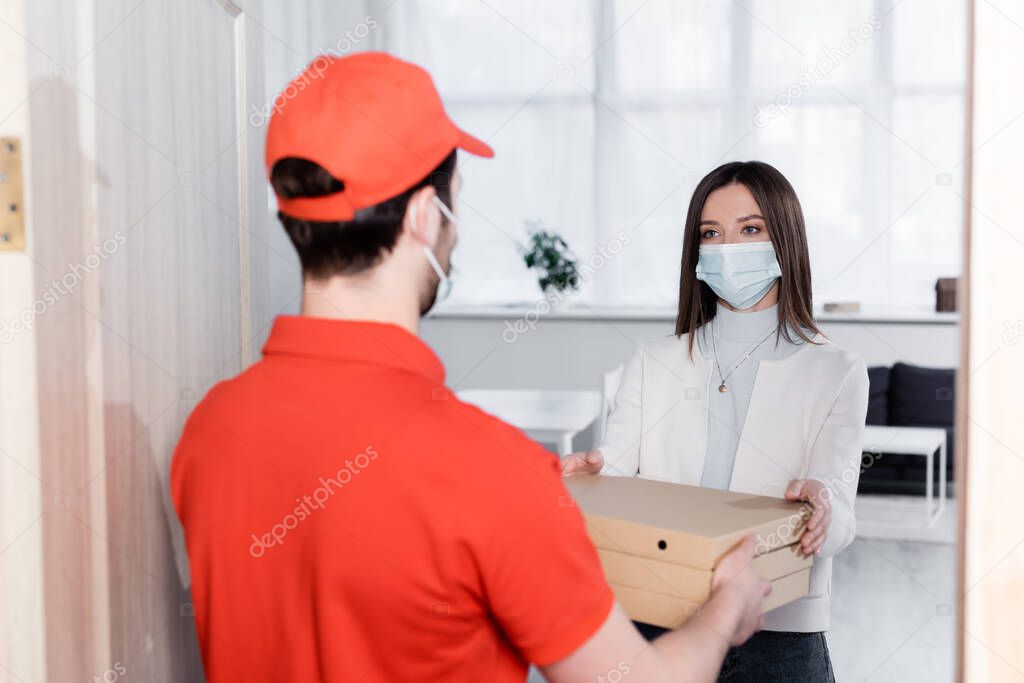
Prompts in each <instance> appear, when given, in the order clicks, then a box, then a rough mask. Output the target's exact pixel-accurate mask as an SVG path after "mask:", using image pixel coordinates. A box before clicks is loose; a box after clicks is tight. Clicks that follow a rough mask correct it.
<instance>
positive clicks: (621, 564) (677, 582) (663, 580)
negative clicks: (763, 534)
mask: <svg viewBox="0 0 1024 683" xmlns="http://www.w3.org/2000/svg"><path fill="white" fill-rule="evenodd" d="M597 554H598V556H599V557H600V559H601V566H602V567H603V568H604V576H605V579H607V580H608V583H611V584H614V585H619V586H627V587H629V588H639V589H641V590H645V591H650V592H653V593H665V594H667V595H674V596H676V597H680V598H686V599H689V600H696V601H698V602H704V601H705V600H707V599H708V597H709V596H710V594H711V574H712V570H710V569H695V568H694V567H688V566H687V565H685V564H672V563H670V562H664V561H662V560H652V559H651V558H649V557H640V556H636V555H629V554H627V553H623V552H620V551H618V550H607V549H605V548H598V549H597ZM812 563H813V558H812V557H810V556H805V555H803V554H802V553H800V552H799V545H795V544H794V545H788V546H784V547H782V548H778V549H776V550H772V551H770V552H768V553H765V554H764V555H761V556H759V557H756V558H755V559H754V569H755V571H757V573H758V574H759V575H760V576H761V578H763V579H766V580H768V581H774V580H776V579H780V578H782V577H784V576H789V575H790V574H794V573H796V572H798V571H800V570H802V569H807V568H809V567H810V566H811V564H812Z"/></svg>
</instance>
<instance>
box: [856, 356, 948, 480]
mask: <svg viewBox="0 0 1024 683" xmlns="http://www.w3.org/2000/svg"><path fill="white" fill-rule="evenodd" d="M868 380H869V382H870V387H871V388H870V393H869V396H868V415H867V420H866V421H867V424H869V425H889V426H904V427H939V428H942V429H945V430H946V477H947V481H948V482H949V484H950V486H949V488H948V493H949V494H951V493H952V490H953V486H952V483H953V415H954V413H953V400H954V393H955V386H954V382H955V372H954V370H952V369H945V368H923V367H918V366H916V365H908V364H906V363H896V364H895V365H893V366H892V367H891V368H888V367H872V368H868ZM863 463H865V464H867V463H870V466H868V467H862V471H861V475H860V485H859V487H858V489H857V490H858V491H859V492H860V493H894V494H904V495H907V494H910V495H924V493H925V474H924V473H925V466H926V463H927V461H926V460H925V459H924V458H922V457H920V456H915V455H904V454H901V453H886V454H882V455H879V454H872V455H871V456H870V457H869V456H867V455H865V458H864V460H863ZM935 481H936V489H935V491H936V492H938V488H937V486H938V479H937V478H936V480H935Z"/></svg>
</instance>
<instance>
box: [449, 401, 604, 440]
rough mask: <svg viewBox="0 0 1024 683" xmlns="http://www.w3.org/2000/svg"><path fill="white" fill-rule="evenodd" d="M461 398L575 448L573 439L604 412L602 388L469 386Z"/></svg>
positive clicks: (536, 435)
mask: <svg viewBox="0 0 1024 683" xmlns="http://www.w3.org/2000/svg"><path fill="white" fill-rule="evenodd" d="M455 393H456V395H457V396H458V397H459V399H461V400H463V401H465V402H466V403H471V404H473V405H475V406H476V407H478V408H481V409H483V410H486V411H487V412H488V413H491V414H492V415H494V416H495V417H498V418H500V419H502V420H504V421H505V422H507V423H509V424H510V425H513V426H515V427H518V428H519V429H521V430H523V431H524V432H526V433H527V434H529V435H530V436H531V437H533V438H534V439H536V440H537V441H543V442H545V443H554V444H557V446H558V455H560V456H562V455H568V454H569V453H571V452H572V439H573V437H574V436H576V435H577V434H579V433H580V432H582V431H583V430H584V429H586V428H587V427H588V426H589V425H590V423H591V422H593V421H594V420H595V419H596V418H597V416H598V414H599V413H600V412H601V392H599V391H565V390H535V389H465V390H462V391H457V392H455Z"/></svg>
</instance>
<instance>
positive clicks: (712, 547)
mask: <svg viewBox="0 0 1024 683" xmlns="http://www.w3.org/2000/svg"><path fill="white" fill-rule="evenodd" d="M565 485H566V488H567V489H568V490H569V493H570V494H572V496H573V498H574V500H575V502H576V505H577V506H578V507H579V508H580V510H581V511H582V512H583V515H584V518H585V519H586V524H587V531H588V533H589V534H590V538H591V540H592V541H593V543H594V545H595V546H596V547H597V548H600V549H602V550H613V551H616V552H619V553H624V554H626V555H631V556H635V557H638V558H640V557H643V558H649V559H653V560H659V561H661V562H666V563H669V564H676V565H684V566H686V567H690V568H693V569H702V570H708V571H710V570H712V569H714V567H715V565H716V564H717V563H718V560H719V559H720V558H721V557H722V556H723V555H725V554H726V553H727V552H729V550H731V549H732V548H733V547H734V546H735V545H736V544H737V543H738V542H739V541H740V540H742V539H743V537H744V536H748V535H750V536H753V537H754V539H755V543H756V547H757V553H758V554H759V555H763V554H766V553H770V552H771V551H773V550H777V549H779V548H783V547H785V546H788V545H791V544H793V543H795V542H796V541H797V539H798V538H799V537H800V532H801V531H802V530H803V526H804V523H805V522H806V519H807V516H808V509H807V507H806V506H805V505H804V504H803V503H799V502H794V501H787V500H783V499H781V498H771V497H768V496H758V495H752V494H749V493H739V492H735V491H720V490H718V489H709V488H701V487H698V486H687V485H684V484H672V483H669V482H663V481H656V480H653V479H642V478H639V477H614V476H602V475H577V476H572V477H566V478H565ZM780 557H781V556H780ZM766 562H767V561H766Z"/></svg>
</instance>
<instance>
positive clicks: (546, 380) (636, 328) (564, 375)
mask: <svg viewBox="0 0 1024 683" xmlns="http://www.w3.org/2000/svg"><path fill="white" fill-rule="evenodd" d="M506 320H510V321H513V322H514V320H515V318H500V317H491V316H486V317H468V316H462V317H454V316H452V317H448V316H444V317H442V316H436V317H430V318H427V319H426V320H425V321H424V322H423V328H422V337H423V339H424V340H425V341H426V342H427V343H428V344H430V346H431V347H432V348H433V349H434V350H435V351H436V352H437V353H438V355H440V357H441V360H442V361H444V364H445V367H446V368H447V371H448V382H449V384H450V385H453V386H455V387H456V388H462V389H466V388H532V389H598V388H600V386H601V374H602V373H603V372H605V371H607V370H609V369H611V368H613V367H615V366H616V365H618V364H619V363H625V362H626V361H627V360H628V359H629V357H630V356H631V354H633V353H634V352H635V349H636V346H637V344H638V343H639V342H640V341H642V340H645V339H651V338H655V337H659V336H665V335H669V334H672V331H673V326H674V321H673V320H670V319H668V318H663V319H643V320H637V319H626V318H625V317H618V318H616V317H606V318H604V319H603V320H597V319H573V318H561V317H555V318H551V319H544V320H541V321H540V322H539V323H538V324H537V326H536V329H534V330H531V331H528V332H526V333H525V334H521V335H518V336H517V337H516V338H515V339H514V341H511V342H509V341H507V340H508V339H510V338H512V337H513V335H512V334H511V333H510V332H508V331H507V330H508V327H507V325H506ZM821 326H822V331H823V332H824V333H825V334H826V335H827V336H828V337H829V338H831V339H832V340H833V341H834V342H835V343H837V344H839V345H841V346H844V347H846V348H848V349H850V350H852V351H854V352H856V353H858V354H860V355H861V356H862V357H863V358H864V360H865V362H866V363H867V364H868V365H891V364H892V363H895V362H896V361H903V362H905V363H912V364H915V365H926V366H933V367H948V368H952V367H955V366H956V364H957V358H958V353H959V340H958V334H959V332H958V327H957V325H956V324H955V323H953V322H949V321H944V322H932V323H921V322H879V321H867V322H862V321H860V320H856V321H852V320H851V321H850V322H839V321H829V322H823V323H821Z"/></svg>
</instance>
